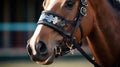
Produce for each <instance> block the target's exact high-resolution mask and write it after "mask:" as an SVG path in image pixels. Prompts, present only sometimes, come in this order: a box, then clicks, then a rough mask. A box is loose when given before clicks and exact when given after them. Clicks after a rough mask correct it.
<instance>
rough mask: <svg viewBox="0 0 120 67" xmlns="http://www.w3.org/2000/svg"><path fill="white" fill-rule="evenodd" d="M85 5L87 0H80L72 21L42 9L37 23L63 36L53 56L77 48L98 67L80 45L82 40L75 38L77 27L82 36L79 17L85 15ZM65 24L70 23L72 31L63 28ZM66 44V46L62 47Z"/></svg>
mask: <svg viewBox="0 0 120 67" xmlns="http://www.w3.org/2000/svg"><path fill="white" fill-rule="evenodd" d="M86 6H88V5H87V1H86V0H81V1H80V5H79V8H78V13H77V16H76V17H75V19H74V20H73V21H69V20H66V19H65V18H64V17H62V16H60V15H58V14H57V13H55V12H52V11H43V12H42V14H41V16H40V19H39V21H38V23H37V24H38V25H39V24H43V25H46V26H48V27H50V28H52V29H54V30H55V31H57V32H58V33H60V34H61V35H62V36H63V41H62V42H61V43H60V44H61V45H58V46H57V47H56V48H55V49H54V51H55V53H54V54H55V56H56V57H58V56H62V55H65V54H67V53H69V52H71V53H73V51H72V50H73V49H75V48H76V49H77V50H78V51H79V52H80V53H81V54H82V55H83V56H84V57H85V58H86V59H87V60H88V61H89V62H91V63H92V64H93V65H94V66H95V67H100V65H99V64H97V63H96V62H95V61H94V60H93V59H92V58H90V57H89V56H88V55H87V53H86V52H85V51H84V50H83V49H82V48H81V46H82V40H81V41H80V42H78V41H77V40H76V38H75V37H74V36H75V33H76V32H77V30H78V28H79V29H80V31H81V37H82V38H83V29H82V27H81V24H80V21H81V19H82V18H83V17H84V16H86V15H87V13H86ZM67 25H71V26H73V27H74V31H73V33H72V34H71V33H69V30H68V29H67V30H66V29H65V27H66V26H67ZM67 41H69V43H67ZM65 46H67V48H64V49H63V47H65Z"/></svg>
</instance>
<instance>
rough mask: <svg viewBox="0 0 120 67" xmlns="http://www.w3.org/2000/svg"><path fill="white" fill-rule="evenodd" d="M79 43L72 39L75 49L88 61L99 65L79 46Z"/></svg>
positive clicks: (96, 65)
mask: <svg viewBox="0 0 120 67" xmlns="http://www.w3.org/2000/svg"><path fill="white" fill-rule="evenodd" d="M81 44H82V42H81V43H78V42H76V40H74V45H75V47H76V49H77V50H78V51H79V52H80V53H81V54H82V55H83V56H84V57H85V58H86V59H87V60H88V61H89V62H91V63H92V64H93V65H94V66H95V67H101V66H100V65H99V64H98V63H96V62H95V61H94V60H93V59H92V58H90V57H89V56H88V55H87V53H86V52H85V51H84V50H83V49H82V48H81Z"/></svg>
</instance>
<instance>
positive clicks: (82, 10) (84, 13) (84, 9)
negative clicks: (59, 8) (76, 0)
mask: <svg viewBox="0 0 120 67" xmlns="http://www.w3.org/2000/svg"><path fill="white" fill-rule="evenodd" d="M80 13H81V14H82V15H83V16H86V15H87V10H86V8H85V7H81V9H80Z"/></svg>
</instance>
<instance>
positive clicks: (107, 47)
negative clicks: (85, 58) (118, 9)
mask: <svg viewBox="0 0 120 67" xmlns="http://www.w3.org/2000/svg"><path fill="white" fill-rule="evenodd" d="M89 2H90V4H91V6H92V8H93V10H94V12H95V14H96V17H95V19H94V27H93V30H92V32H91V33H90V35H89V36H88V37H87V40H88V43H89V46H90V48H91V51H92V53H93V55H94V57H95V60H96V61H97V62H98V63H100V64H101V65H103V67H104V66H111V65H112V64H113V63H115V62H116V59H120V58H118V57H119V56H120V52H119V51H120V49H119V47H120V43H119V40H120V36H119V34H120V31H119V30H120V27H119V25H120V23H119V22H118V21H119V20H118V16H117V15H116V14H115V13H114V10H113V9H112V8H111V7H110V5H109V4H108V3H107V0H94V1H93V0H89ZM118 53H119V54H118Z"/></svg>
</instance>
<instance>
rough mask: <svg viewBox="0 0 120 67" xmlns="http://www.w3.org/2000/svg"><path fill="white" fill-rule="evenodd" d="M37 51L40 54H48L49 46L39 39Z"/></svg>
mask: <svg viewBox="0 0 120 67" xmlns="http://www.w3.org/2000/svg"><path fill="white" fill-rule="evenodd" d="M35 47H36V51H37V52H38V53H39V54H40V55H44V54H47V46H46V45H45V43H43V42H42V41H39V42H38V43H37V44H36V46H35Z"/></svg>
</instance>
